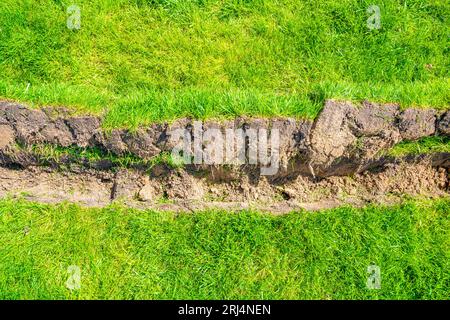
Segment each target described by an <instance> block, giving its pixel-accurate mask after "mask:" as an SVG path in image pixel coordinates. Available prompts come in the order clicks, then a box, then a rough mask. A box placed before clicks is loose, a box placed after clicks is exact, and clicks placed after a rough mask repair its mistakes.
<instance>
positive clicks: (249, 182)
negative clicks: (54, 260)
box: [0, 100, 450, 213]
mask: <svg viewBox="0 0 450 320" xmlns="http://www.w3.org/2000/svg"><path fill="white" fill-rule="evenodd" d="M449 121H450V111H447V112H443V113H439V112H437V111H436V110H432V109H424V110H422V109H406V110H401V109H400V108H399V106H397V105H392V104H389V105H379V104H373V103H370V102H363V103H362V104H361V105H355V104H353V103H350V102H345V101H333V100H329V101H327V102H326V104H325V106H324V109H323V111H322V112H321V114H320V115H319V117H318V118H317V119H316V120H314V121H310V120H299V119H292V118H273V119H255V118H236V119H234V120H227V121H222V122H216V121H213V120H210V121H206V122H204V123H202V124H201V126H200V128H197V129H196V128H195V125H193V123H194V122H193V120H192V119H180V120H178V121H176V122H174V123H172V124H154V125H151V126H149V127H147V128H139V129H138V130H137V131H136V132H131V131H129V130H125V129H116V130H113V131H112V132H109V133H106V132H104V131H103V130H102V129H101V123H102V119H100V118H97V117H90V116H86V117H72V116H71V115H70V114H68V113H67V112H64V110H62V111H61V110H55V109H48V108H47V109H46V108H44V109H42V110H31V109H28V108H26V107H25V106H22V105H19V104H15V103H10V102H4V101H3V102H2V101H0V198H1V197H5V196H13V197H25V198H26V199H29V200H34V201H40V202H50V203H54V202H61V201H69V202H74V203H78V204H81V205H85V206H96V207H103V206H106V205H109V204H110V203H111V202H122V203H124V204H126V205H128V206H130V207H135V208H150V209H158V210H173V211H186V210H188V211H189V210H192V211H194V210H204V209H213V208H218V209H226V210H231V211H234V210H242V209H255V210H260V211H269V212H273V213H285V212H289V211H293V210H299V209H307V210H318V209H323V208H331V207H336V206H340V205H345V204H349V205H356V206H359V205H364V204H367V203H371V202H374V203H390V202H396V201H398V200H400V199H402V198H403V197H404V196H405V195H410V196H425V197H441V196H448V195H449V168H450V154H448V153H439V154H432V155H427V156H425V155H419V156H411V157H405V158H402V159H396V158H392V157H388V156H382V155H380V154H383V153H382V151H384V150H386V149H388V148H390V147H392V146H393V145H395V144H396V143H398V142H400V141H402V140H406V139H407V140H416V139H419V138H422V137H427V136H432V135H440V136H449V135H450V131H449V123H450V122H449ZM211 128H214V129H218V130H219V131H220V132H222V133H224V132H226V130H227V129H239V130H243V132H244V133H247V132H251V131H252V130H253V131H254V130H256V131H257V130H266V131H267V132H268V133H270V134H272V132H273V131H272V130H274V129H277V130H278V132H279V134H280V138H281V141H280V150H279V160H280V169H279V170H278V172H277V173H276V174H274V175H270V176H264V175H261V174H260V169H261V164H250V163H251V162H249V163H245V164H241V165H216V164H202V165H186V166H185V167H184V168H183V169H173V168H170V167H168V166H167V165H164V164H159V165H156V166H155V167H153V168H152V169H151V170H148V168H142V167H134V168H129V169H123V168H120V167H114V165H112V164H111V163H108V161H107V160H106V159H102V160H101V161H99V162H98V163H94V164H92V163H84V162H83V163H80V162H77V161H75V160H70V159H69V160H67V159H66V160H65V161H62V160H61V163H58V162H55V163H52V165H51V166H48V167H45V166H42V162H41V161H40V159H39V155H38V154H36V153H34V151H33V149H32V148H30V147H31V146H33V145H36V144H37V145H39V144H52V145H55V146H60V147H68V146H77V147H96V148H100V149H101V150H103V151H104V152H106V153H110V154H113V155H116V156H121V155H124V154H131V155H133V156H135V157H138V158H139V159H142V160H148V159H151V158H152V157H154V156H155V155H158V154H159V153H161V152H168V151H171V150H172V148H173V147H174V143H175V142H174V141H173V140H172V133H173V132H174V130H176V129H183V130H186V131H188V132H189V134H191V135H192V134H193V133H194V130H200V131H202V132H206V130H208V129H211ZM249 141H251V140H249ZM253 147H255V145H252V143H251V142H246V143H244V147H243V148H244V149H243V151H244V152H245V154H246V155H248V154H249V153H250V152H251V151H252V148H253ZM247 160H248V159H247ZM62 168H65V169H62Z"/></svg>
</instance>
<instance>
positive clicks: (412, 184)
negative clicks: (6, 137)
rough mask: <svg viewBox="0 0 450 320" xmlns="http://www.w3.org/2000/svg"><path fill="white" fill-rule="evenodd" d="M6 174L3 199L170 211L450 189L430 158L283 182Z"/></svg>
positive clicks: (285, 206)
mask: <svg viewBox="0 0 450 320" xmlns="http://www.w3.org/2000/svg"><path fill="white" fill-rule="evenodd" d="M0 177H1V179H0V197H5V196H13V197H24V198H26V199H29V200H32V201H38V202H49V203H57V202H62V201H69V202H74V203H78V204H81V205H84V206H93V207H103V206H106V205H109V204H110V203H112V202H119V203H123V204H126V205H127V206H130V207H135V208H141V209H144V208H146V209H148V208H151V209H157V210H170V211H194V210H205V209H212V208H219V209H227V210H230V211H235V210H242V209H255V210H260V211H268V212H272V213H286V212H290V211H293V210H300V209H306V210H319V209H324V208H331V207H336V206H340V205H345V204H349V205H355V206H360V205H364V204H367V203H371V202H374V203H391V202H396V201H399V200H400V199H402V197H404V196H405V195H410V196H425V197H442V196H446V195H447V196H448V195H449V191H450V188H449V171H448V170H447V169H444V168H442V167H441V168H438V167H432V166H431V163H430V161H429V160H427V159H423V160H421V161H419V162H417V163H407V162H399V163H396V164H389V165H386V167H385V168H383V170H381V171H366V172H364V173H361V174H355V175H353V176H332V177H327V178H323V179H320V180H316V179H313V178H311V177H305V176H301V175H299V176H297V177H296V178H294V179H289V180H286V181H283V182H280V183H279V184H271V183H270V182H269V181H268V180H267V179H266V178H265V177H262V178H261V179H258V180H257V181H252V180H251V179H250V178H249V177H248V176H247V175H243V176H242V177H241V179H239V180H234V181H212V180H209V179H208V177H205V176H203V177H196V176H193V175H191V174H189V173H187V172H186V171H184V170H180V171H172V172H169V173H168V174H167V175H161V176H158V177H155V176H153V177H152V176H149V175H148V174H147V173H145V172H139V171H135V170H121V171H119V172H117V173H112V172H102V171H96V170H82V171H80V172H77V173H75V172H69V171H54V170H49V169H48V168H42V167H29V168H27V169H24V170H23V169H20V170H17V169H10V168H1V167H0Z"/></svg>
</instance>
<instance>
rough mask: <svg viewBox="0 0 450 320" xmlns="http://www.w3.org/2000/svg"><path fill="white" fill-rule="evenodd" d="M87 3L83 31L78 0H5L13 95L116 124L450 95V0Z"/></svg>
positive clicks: (83, 1)
mask: <svg viewBox="0 0 450 320" xmlns="http://www.w3.org/2000/svg"><path fill="white" fill-rule="evenodd" d="M73 2H74V3H75V4H77V5H78V6H79V7H80V9H81V29H79V30H69V29H68V28H67V26H66V20H67V17H68V14H67V12H66V10H67V7H68V6H69V5H70V4H72V2H70V1H69V2H67V1H60V0H42V1H31V0H3V1H1V3H0V96H3V97H6V98H11V99H17V100H19V101H25V102H30V103H32V104H52V105H67V106H74V107H76V108H77V110H78V111H80V112H94V113H100V112H106V114H107V116H106V122H105V124H104V125H105V127H136V126H137V125H141V124H146V123H150V122H153V121H162V120H170V119H174V118H177V117H183V116H193V117H196V118H206V117H224V116H225V117H231V116H235V115H242V114H246V115H260V116H271V115H287V116H298V117H308V118H314V117H315V116H316V115H317V114H318V112H319V111H320V109H321V107H322V104H323V101H324V99H326V98H345V99H351V100H361V99H369V100H375V101H380V102H383V101H389V102H398V103H400V104H401V105H403V106H416V105H417V106H423V107H429V106H432V107H435V108H441V109H442V108H444V109H448V107H449V105H450V103H449V102H450V93H449V91H450V90H448V89H449V85H450V82H449V66H450V59H449V56H450V55H449V47H448V39H449V38H448V34H449V31H450V28H449V17H450V5H449V3H448V1H446V0H433V1H422V0H408V1H381V0H380V1H378V2H374V1H362V0H328V1H326V0H315V1H306V0H304V1H300V0H298V1H294V0H129V1H125V0H98V1H88V0H76V1H73ZM374 3H375V4H377V5H379V7H380V10H381V20H380V21H381V29H378V30H376V29H375V30H369V28H368V27H367V24H366V21H367V19H368V18H369V16H370V14H369V13H367V8H368V7H369V6H370V5H372V4H374Z"/></svg>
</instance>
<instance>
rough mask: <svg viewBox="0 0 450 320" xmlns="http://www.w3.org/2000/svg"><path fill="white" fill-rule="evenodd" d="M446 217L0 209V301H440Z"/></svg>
mask: <svg viewBox="0 0 450 320" xmlns="http://www.w3.org/2000/svg"><path fill="white" fill-rule="evenodd" d="M449 212H450V199H449V198H446V199H445V198H444V199H440V200H433V201H431V200H420V201H419V200H416V201H406V202H405V203H404V204H402V205H396V206H393V207H380V206H378V207H376V206H369V207H367V208H364V209H354V208H347V207H344V208H339V209H334V210H327V211H321V212H316V213H307V212H298V213H291V214H288V215H284V216H273V215H268V214H258V213H252V212H247V211H245V212H240V213H235V214H234V213H225V212H198V213H196V214H180V215H176V214H172V213H157V212H152V211H145V212H143V211H134V210H129V209H124V208H121V207H117V206H112V207H109V208H105V209H81V208H79V207H77V206H75V205H69V204H62V205H56V206H50V205H42V204H33V203H29V202H25V201H16V200H14V201H13V200H2V201H0V298H1V299H24V298H28V299H81V298H84V299H93V298H95V299H119V298H120V299H299V298H303V299H305V298H306V299H356V298H362V299H387V298H390V299H448V297H449V292H450V265H449V261H450V259H449V258H450V257H449V253H450V252H449V248H450V237H449V230H450V228H449V227H450V225H449V222H450V221H449V216H448V215H449ZM371 265H376V266H378V267H379V268H380V274H381V288H380V289H369V288H368V287H367V286H366V284H367V279H368V277H369V276H370V273H367V270H368V267H369V266H371ZM70 266H77V267H78V268H80V271H81V278H80V279H81V281H80V288H79V289H76V290H73V291H71V290H69V289H68V288H67V287H66V281H67V280H68V278H69V277H71V276H73V270H74V269H68V268H69V267H70ZM72 268H73V267H72ZM72 288H73V287H72Z"/></svg>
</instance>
